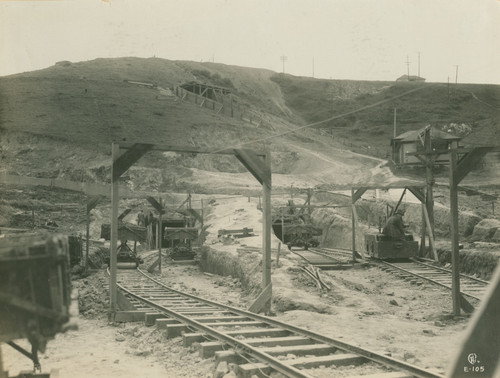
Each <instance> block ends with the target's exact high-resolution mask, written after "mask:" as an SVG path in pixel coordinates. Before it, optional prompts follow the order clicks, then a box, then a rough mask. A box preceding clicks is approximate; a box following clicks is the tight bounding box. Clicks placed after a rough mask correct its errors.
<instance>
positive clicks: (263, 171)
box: [234, 149, 271, 186]
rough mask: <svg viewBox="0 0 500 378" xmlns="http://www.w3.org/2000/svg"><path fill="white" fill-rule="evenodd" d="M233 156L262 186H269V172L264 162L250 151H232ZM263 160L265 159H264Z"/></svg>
mask: <svg viewBox="0 0 500 378" xmlns="http://www.w3.org/2000/svg"><path fill="white" fill-rule="evenodd" d="M234 155H235V156H236V158H237V159H238V160H239V161H240V162H241V163H242V164H243V165H244V166H245V168H246V169H248V171H249V172H250V173H251V174H252V175H253V176H254V177H255V178H256V179H257V181H259V182H260V183H261V184H262V185H264V184H266V185H269V186H270V182H271V170H270V169H269V168H268V166H267V164H266V163H265V161H263V160H262V159H260V157H259V156H258V155H257V154H255V153H254V152H253V151H251V150H245V149H234ZM264 160H265V158H264Z"/></svg>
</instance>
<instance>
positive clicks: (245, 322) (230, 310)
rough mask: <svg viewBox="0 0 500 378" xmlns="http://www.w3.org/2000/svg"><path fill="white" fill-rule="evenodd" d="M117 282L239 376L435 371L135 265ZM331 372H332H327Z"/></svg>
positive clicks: (172, 332)
mask: <svg viewBox="0 0 500 378" xmlns="http://www.w3.org/2000/svg"><path fill="white" fill-rule="evenodd" d="M118 287H119V288H120V289H121V290H123V292H124V294H125V296H126V297H127V298H128V299H129V301H130V303H131V304H133V305H134V306H135V307H136V308H137V309H141V310H142V311H145V312H149V314H146V323H148V321H149V322H150V324H152V323H153V321H154V322H155V323H156V325H157V326H158V327H162V328H164V329H165V330H166V334H167V337H176V336H180V335H181V334H182V336H183V340H184V345H185V346H189V345H191V344H193V343H194V342H197V343H200V354H201V355H202V357H204V358H208V357H211V356H213V355H214V354H215V356H216V360H218V361H224V360H225V361H228V362H233V363H237V364H238V373H239V374H240V376H248V377H250V376H252V375H253V374H257V375H261V374H269V373H271V372H272V371H278V372H280V373H282V374H284V375H285V376H287V377H312V376H314V374H313V373H314V370H311V369H315V368H319V367H322V368H324V369H328V368H329V367H330V366H333V365H334V366H335V367H338V366H353V369H354V370H353V374H356V370H355V369H356V368H355V366H357V365H363V366H365V367H368V368H369V369H370V370H371V369H372V368H373V372H374V374H377V377H378V376H380V377H384V376H387V377H389V376H390V377H394V376H397V377H404V376H417V377H440V376H441V375H439V374H437V373H435V372H432V371H429V370H425V369H422V368H419V367H417V366H414V365H411V364H407V363H405V362H402V361H398V360H395V359H393V358H391V357H388V356H385V355H382V354H378V353H375V352H373V351H370V350H366V349H362V348H359V347H357V346H354V345H350V344H347V343H345V342H343V341H339V340H336V339H332V338H329V337H325V336H323V335H320V334H317V333H313V332H311V331H308V330H305V329H301V328H298V327H295V326H293V325H290V324H286V323H283V322H280V321H277V320H275V319H273V318H270V317H267V316H262V315H258V314H254V313H251V312H248V311H245V310H241V309H237V308H234V307H230V306H226V305H222V304H219V303H216V302H213V301H209V300H206V299H203V298H200V297H196V296H194V295H191V294H187V293H183V292H180V291H178V290H174V289H172V288H169V287H167V286H166V285H164V284H163V283H161V282H160V281H158V280H156V279H154V278H153V277H151V276H149V275H147V274H146V273H144V272H143V271H141V270H139V269H138V270H131V271H120V274H119V275H118ZM332 374H333V375H335V374H334V373H333V371H332Z"/></svg>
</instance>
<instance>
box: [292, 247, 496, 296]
mask: <svg viewBox="0 0 500 378" xmlns="http://www.w3.org/2000/svg"><path fill="white" fill-rule="evenodd" d="M305 252H306V253H304V252H303V251H301V252H299V253H297V252H295V253H297V254H300V255H301V256H302V257H303V258H304V259H305V260H306V261H309V262H310V263H311V264H312V265H314V266H316V267H319V268H322V265H321V264H327V259H329V258H331V259H336V260H338V261H342V258H343V259H344V260H343V261H344V263H348V262H349V261H352V252H351V251H349V250H345V249H337V248H335V249H334V248H310V249H309V250H308V251H305ZM371 261H373V262H376V263H377V264H378V266H379V267H381V268H382V269H384V270H387V271H390V272H394V273H396V274H398V275H399V276H401V278H404V279H407V280H409V281H412V280H418V279H420V280H422V281H427V282H431V283H433V284H435V285H438V286H441V287H443V288H446V289H449V290H451V283H452V278H451V270H450V269H446V268H441V267H437V266H434V265H431V264H428V263H425V262H422V261H418V260H416V259H413V260H411V261H408V262H386V261H382V260H371ZM332 264H334V261H333V260H332ZM488 284H489V282H488V281H485V280H481V279H479V278H476V277H472V276H468V275H466V274H460V290H461V292H462V294H463V295H465V296H467V297H469V298H473V299H475V300H478V301H480V300H481V298H482V296H483V295H484V293H485V292H486V287H487V286H488Z"/></svg>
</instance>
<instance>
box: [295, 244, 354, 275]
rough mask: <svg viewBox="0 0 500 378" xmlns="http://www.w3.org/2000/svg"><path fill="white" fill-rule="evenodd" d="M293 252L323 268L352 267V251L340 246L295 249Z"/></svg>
mask: <svg viewBox="0 0 500 378" xmlns="http://www.w3.org/2000/svg"><path fill="white" fill-rule="evenodd" d="M292 252H293V253H294V254H296V255H298V256H300V257H302V258H303V259H304V260H305V261H306V262H308V263H309V264H311V265H313V266H315V267H317V268H320V269H323V270H331V269H343V268H348V267H352V252H351V251H349V250H347V249H338V248H309V249H307V250H304V249H293V248H292Z"/></svg>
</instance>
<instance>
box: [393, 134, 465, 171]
mask: <svg viewBox="0 0 500 378" xmlns="http://www.w3.org/2000/svg"><path fill="white" fill-rule="evenodd" d="M429 127H430V126H426V127H424V128H422V129H419V130H410V131H407V132H405V133H403V134H401V135H398V136H396V137H395V138H392V139H391V147H392V160H393V161H394V163H396V164H397V165H410V166H411V165H415V166H416V165H421V164H422V161H421V160H420V159H419V158H418V157H417V156H416V155H415V153H419V152H420V153H423V152H424V136H425V131H426V129H427V128H429ZM430 138H431V146H432V150H433V151H443V154H440V155H438V156H437V157H436V160H435V164H446V163H448V159H449V157H448V153H447V151H448V149H449V148H455V147H458V144H459V142H460V139H461V138H460V137H458V136H455V135H452V134H449V133H446V132H444V131H441V130H438V129H436V128H434V127H430Z"/></svg>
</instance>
